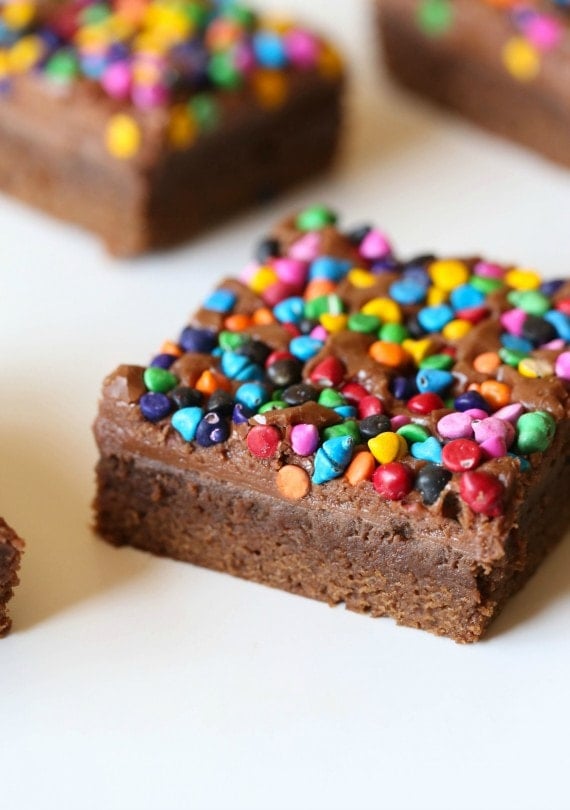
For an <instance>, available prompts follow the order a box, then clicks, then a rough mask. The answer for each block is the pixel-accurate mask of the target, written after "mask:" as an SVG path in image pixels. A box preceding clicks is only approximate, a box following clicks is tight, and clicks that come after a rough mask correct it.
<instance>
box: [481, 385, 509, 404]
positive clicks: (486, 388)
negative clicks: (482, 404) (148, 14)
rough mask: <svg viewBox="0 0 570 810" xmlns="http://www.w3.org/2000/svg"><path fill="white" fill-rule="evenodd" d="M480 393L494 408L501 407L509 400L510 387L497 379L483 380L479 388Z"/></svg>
mask: <svg viewBox="0 0 570 810" xmlns="http://www.w3.org/2000/svg"><path fill="white" fill-rule="evenodd" d="M479 390H480V392H481V395H482V396H483V397H484V398H485V399H486V400H487V402H488V403H489V405H491V406H492V407H493V408H495V410H498V409H499V408H503V407H504V406H505V405H508V404H509V403H510V401H511V387H510V385H507V384H506V383H502V382H498V381H497V380H485V382H482V383H481V386H480V388H479Z"/></svg>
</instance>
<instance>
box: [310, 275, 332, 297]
mask: <svg viewBox="0 0 570 810" xmlns="http://www.w3.org/2000/svg"><path fill="white" fill-rule="evenodd" d="M335 290H336V284H335V283H334V281H329V279H328V278H315V279H313V281H309V283H308V284H307V286H306V287H305V301H312V300H313V298H320V296H321V295H330V293H333V292H334V291H335Z"/></svg>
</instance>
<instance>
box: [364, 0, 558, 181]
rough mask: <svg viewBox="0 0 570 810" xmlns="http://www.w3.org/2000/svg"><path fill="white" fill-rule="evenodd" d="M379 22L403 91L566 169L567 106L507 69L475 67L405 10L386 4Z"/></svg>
mask: <svg viewBox="0 0 570 810" xmlns="http://www.w3.org/2000/svg"><path fill="white" fill-rule="evenodd" d="M379 19H380V32H381V37H382V40H383V43H384V55H385V58H386V62H387V64H388V67H389V69H390V71H391V72H392V74H393V75H394V76H395V78H396V79H398V81H399V82H400V83H401V84H403V85H404V86H405V87H406V88H407V89H409V90H411V91H413V92H414V93H417V94H419V95H421V96H424V97H428V98H430V99H431V100H432V101H435V102H436V103H437V104H439V105H441V106H443V107H445V108H448V109H452V110H455V111H457V112H459V113H461V114H462V115H464V116H466V117H467V118H469V119H471V120H472V121H474V122H475V123H476V124H478V125H480V126H482V127H484V128H486V129H488V130H490V131H492V132H494V133H495V134H497V135H500V136H502V137H505V138H508V139H510V140H514V141H517V142H518V143H520V144H522V145H523V146H527V147H530V148H531V149H534V150H535V151H537V152H541V153H542V154H543V155H545V156H546V157H548V158H549V159H551V160H554V161H556V162H558V163H562V164H564V165H566V166H570V137H569V135H568V133H569V132H570V111H569V110H568V107H567V106H563V105H561V104H560V103H558V102H557V100H556V98H554V97H552V96H550V97H549V96H548V95H547V94H545V93H544V91H543V90H541V89H540V88H538V87H537V88H534V87H532V86H529V84H528V83H523V82H518V81H516V80H515V79H513V77H511V76H510V75H509V74H508V73H507V72H506V70H501V69H500V68H497V69H492V68H491V67H489V66H487V65H485V64H483V63H479V62H477V61H475V60H474V59H473V58H470V57H469V56H468V55H466V53H465V51H464V50H453V49H452V47H450V46H449V45H446V44H445V43H444V42H442V41H441V40H440V39H439V38H436V39H430V38H427V37H426V36H425V34H423V32H421V31H420V30H419V28H418V26H417V23H416V19H415V17H414V16H413V15H412V14H410V11H409V6H406V7H400V6H399V3H398V2H396V3H393V2H390V3H385V4H383V6H382V11H381V12H379Z"/></svg>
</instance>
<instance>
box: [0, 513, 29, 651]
mask: <svg viewBox="0 0 570 810" xmlns="http://www.w3.org/2000/svg"><path fill="white" fill-rule="evenodd" d="M23 549H24V541H23V540H21V538H19V537H18V535H17V534H16V532H15V531H14V530H13V529H11V528H10V526H8V524H7V523H6V522H5V521H4V520H3V519H2V518H0V638H1V637H2V636H5V635H6V633H7V632H8V630H9V629H10V625H11V624H12V622H11V620H10V617H9V616H8V602H9V601H10V599H11V598H12V595H13V592H14V588H15V586H16V585H17V584H18V582H19V580H18V569H19V568H20V558H21V556H22V551H23Z"/></svg>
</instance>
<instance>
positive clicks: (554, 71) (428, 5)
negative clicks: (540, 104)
mask: <svg viewBox="0 0 570 810" xmlns="http://www.w3.org/2000/svg"><path fill="white" fill-rule="evenodd" d="M377 2H378V4H379V6H380V7H382V6H383V5H386V6H390V7H393V8H395V9H396V10H397V11H398V13H402V14H408V15H409V17H410V19H411V20H412V21H415V24H416V26H417V28H418V30H419V31H421V32H422V33H423V34H424V35H425V36H426V38H427V39H429V40H433V41H434V42H435V43H437V42H438V40H440V41H441V42H442V44H443V43H446V42H449V43H455V44H456V45H457V46H458V47H461V49H462V50H463V51H464V53H465V54H470V55H471V54H472V53H473V52H475V51H476V52H477V54H478V56H479V57H480V58H481V59H482V60H483V61H485V62H487V61H489V62H490V63H492V64H494V65H495V66H496V67H497V68H498V69H500V70H505V71H507V72H508V73H509V74H510V76H512V78H513V79H514V80H516V81H520V82H523V83H529V84H535V83H536V84H538V86H540V87H541V88H545V89H546V88H548V89H549V90H560V91H562V92H563V91H564V90H565V89H566V86H567V82H566V70H565V69H562V68H561V67H560V64H559V62H558V57H561V58H567V57H568V56H569V55H570V2H568V0H377ZM491 23H493V25H492V27H490V24H491ZM466 30H468V32H469V35H468V37H467V38H466V37H465V32H466Z"/></svg>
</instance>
